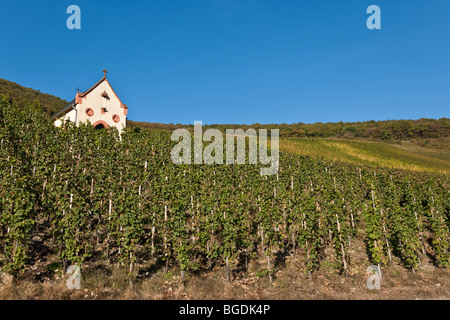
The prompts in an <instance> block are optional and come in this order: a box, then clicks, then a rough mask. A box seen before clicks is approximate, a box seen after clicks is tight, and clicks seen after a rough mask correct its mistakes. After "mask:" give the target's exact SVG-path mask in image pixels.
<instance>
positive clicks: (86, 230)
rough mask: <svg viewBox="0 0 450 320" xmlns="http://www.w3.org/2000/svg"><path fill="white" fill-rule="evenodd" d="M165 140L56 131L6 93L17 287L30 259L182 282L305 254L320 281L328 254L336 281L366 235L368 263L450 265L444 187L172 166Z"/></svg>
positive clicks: (383, 177)
mask: <svg viewBox="0 0 450 320" xmlns="http://www.w3.org/2000/svg"><path fill="white" fill-rule="evenodd" d="M174 144H175V143H174V142H172V141H171V140H170V132H166V131H162V130H161V131H158V130H145V129H141V130H139V129H132V130H130V129H127V130H126V131H125V133H124V134H122V136H121V137H119V134H118V132H117V131H115V130H113V129H111V130H109V131H108V130H94V128H93V127H92V126H90V125H84V126H80V127H75V126H72V125H70V124H67V125H66V126H65V128H63V129H61V128H56V127H55V126H53V123H52V122H51V121H49V120H47V119H45V118H44V117H42V115H41V110H40V109H39V108H37V107H34V106H28V107H26V108H20V109H19V108H17V107H16V106H15V105H12V104H10V102H9V100H8V99H7V98H6V97H4V96H3V97H2V96H0V213H1V216H0V271H2V272H6V273H9V274H13V275H15V276H17V277H20V276H21V275H23V274H26V273H30V272H31V271H30V270H31V269H32V265H33V263H34V261H36V260H45V258H46V257H47V256H49V255H54V256H57V257H58V259H59V262H60V264H61V266H62V268H64V270H65V269H66V268H67V267H68V266H69V265H72V264H76V265H79V266H81V268H83V265H84V263H86V262H87V261H95V260H98V261H106V262H108V263H109V264H119V265H122V266H123V267H124V268H126V269H127V273H128V275H129V277H130V279H133V278H134V277H136V276H137V275H138V273H139V266H140V265H141V264H142V263H143V262H145V261H149V260H150V259H156V260H157V261H158V263H159V264H160V265H162V268H165V269H166V270H168V269H169V268H171V267H172V266H177V267H178V268H179V270H181V274H180V277H181V278H182V279H183V280H185V279H186V278H187V277H188V275H190V274H194V273H197V272H202V271H204V270H210V269H211V268H213V267H220V268H223V270H224V275H225V278H226V280H227V281H229V282H232V281H233V277H232V271H233V270H234V269H236V268H238V267H239V268H241V269H243V270H246V268H248V264H249V263H250V261H251V260H252V259H256V258H259V259H261V258H264V259H265V261H266V276H267V277H268V278H269V279H270V281H271V282H276V272H277V268H279V266H277V267H275V263H274V261H275V257H277V256H280V255H281V256H283V255H287V254H290V255H302V256H304V257H305V259H304V261H305V263H304V265H303V266H302V267H299V270H298V271H299V272H302V273H304V274H305V276H306V277H312V276H313V274H314V272H315V271H317V270H318V268H319V267H320V262H321V259H322V256H323V251H324V250H325V249H326V248H328V249H329V248H332V250H333V252H334V255H335V261H336V265H337V266H338V269H339V271H340V272H341V273H342V276H344V277H345V275H348V274H349V272H350V271H351V270H352V268H353V257H352V256H351V255H350V254H349V252H350V250H349V249H350V248H351V246H352V244H353V240H354V239H355V238H357V237H358V238H363V239H364V243H365V246H366V252H367V259H368V261H367V263H368V265H369V263H370V264H376V265H380V266H385V265H388V264H390V263H392V262H393V261H394V260H395V261H397V262H399V263H401V264H402V265H403V266H404V267H405V268H406V269H409V270H411V271H413V272H414V271H416V270H418V269H420V267H421V265H422V262H423V259H425V258H426V259H431V260H432V261H433V264H434V265H435V266H436V267H440V268H447V267H449V262H450V260H449V259H450V231H449V229H450V200H449V199H450V197H449V182H450V180H449V177H448V175H445V174H433V173H419V172H408V171H401V170H393V169H392V170H391V169H373V168H366V167H362V166H361V167H357V166H352V165H349V164H343V163H338V162H331V161H325V160H323V161H317V160H312V159H311V158H309V157H306V156H300V155H294V154H285V153H281V154H280V169H279V172H278V174H276V175H273V176H261V175H260V171H259V169H260V166H259V165H256V166H255V165H237V164H236V165H175V164H173V163H172V161H171V158H170V152H171V150H172V147H173V145H174Z"/></svg>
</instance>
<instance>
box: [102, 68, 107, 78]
mask: <svg viewBox="0 0 450 320" xmlns="http://www.w3.org/2000/svg"><path fill="white" fill-rule="evenodd" d="M103 73H104V75H103V78H106V74H107V73H108V70H106V69H103Z"/></svg>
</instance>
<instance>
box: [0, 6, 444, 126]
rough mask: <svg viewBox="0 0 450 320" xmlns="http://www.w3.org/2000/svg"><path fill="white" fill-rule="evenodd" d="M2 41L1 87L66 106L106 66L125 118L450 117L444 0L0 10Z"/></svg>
mask: <svg viewBox="0 0 450 320" xmlns="http://www.w3.org/2000/svg"><path fill="white" fill-rule="evenodd" d="M71 4H76V5H78V6H80V8H81V17H82V22H81V27H82V28H81V30H68V29H67V27H66V20H67V18H68V17H69V15H68V14H67V13H66V9H67V7H68V6H69V5H71ZM371 4H375V5H378V6H380V8H381V11H382V13H381V15H382V16H381V19H382V29H381V30H369V29H367V27H366V20H367V18H368V17H369V15H368V14H367V13H366V9H367V7H368V6H369V5H371ZM0 41H1V42H0V43H1V47H0V78H4V79H7V80H11V81H14V82H17V83H19V84H21V85H24V86H27V87H31V88H34V89H39V90H41V91H42V92H46V93H51V94H54V95H56V96H59V97H61V98H64V99H66V100H72V99H73V98H74V95H75V93H76V92H75V88H77V87H80V88H81V89H82V90H87V89H88V88H89V87H90V86H92V85H93V84H94V83H95V82H97V81H98V80H99V79H100V78H101V77H102V75H103V73H102V71H101V70H102V69H103V68H107V69H108V70H109V71H110V72H109V74H108V79H109V80H110V82H111V84H112V85H113V87H114V88H115V90H116V92H117V93H118V95H119V96H120V97H121V99H122V100H123V102H124V103H126V104H127V105H128V107H129V119H131V120H137V121H147V122H162V123H185V124H192V123H193V122H194V120H202V121H203V122H204V123H209V124H212V123H238V124H243V123H246V124H251V123H256V122H259V123H294V122H305V123H312V122H337V121H365V120H386V119H418V118H421V117H426V118H441V117H447V118H448V117H450V1H449V0H370V1H366V0H340V1H338V0H314V1H313V0H308V1H307V0H282V1H281V0H259V1H258V0H177V1H175V0H152V1H150V0H146V1H144V0H142V1H140V0H134V1H113V0H109V1H106V0H100V1H98V0H96V1H93V0H89V1H87V0H71V1H65V0H58V1H55V0H39V1H36V0H27V1H24V0H14V1H7V0H2V1H1V3H0Z"/></svg>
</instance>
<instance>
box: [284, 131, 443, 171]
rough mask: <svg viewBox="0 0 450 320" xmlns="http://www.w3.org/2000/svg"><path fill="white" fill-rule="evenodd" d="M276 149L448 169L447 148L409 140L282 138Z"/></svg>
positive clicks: (410, 167) (388, 164)
mask: <svg viewBox="0 0 450 320" xmlns="http://www.w3.org/2000/svg"><path fill="white" fill-rule="evenodd" d="M280 151H281V152H286V153H294V154H303V155H308V156H311V157H313V158H324V159H327V160H334V161H342V162H349V163H353V164H356V165H369V166H374V167H387V168H395V169H406V170H411V171H426V172H436V173H449V172H450V150H442V149H439V150H438V149H430V148H424V147H420V146H418V145H415V144H413V143H411V142H402V143H401V144H389V143H384V142H372V141H356V140H344V139H308V138H282V139H280Z"/></svg>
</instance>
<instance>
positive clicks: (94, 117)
mask: <svg viewBox="0 0 450 320" xmlns="http://www.w3.org/2000/svg"><path fill="white" fill-rule="evenodd" d="M103 73H104V75H103V78H102V79H101V80H100V81H99V82H97V83H96V84H95V85H94V86H93V87H91V88H90V89H89V90H87V91H85V92H83V93H82V92H77V94H76V96H75V99H74V100H72V101H71V102H70V103H69V104H68V105H67V106H65V107H64V108H63V109H62V110H60V111H59V112H58V113H56V114H55V115H54V116H53V120H54V123H55V125H56V126H62V125H63V124H64V122H65V121H67V120H68V121H71V122H74V123H75V124H76V125H79V124H80V123H82V122H87V121H89V122H90V123H91V124H92V125H93V126H94V127H95V128H96V129H102V128H109V127H116V128H117V129H118V130H119V132H122V130H123V129H124V128H125V127H126V123H127V113H128V107H127V105H126V104H123V103H122V101H121V100H120V98H119V97H118V96H117V94H116V93H115V91H114V89H113V88H112V86H111V84H110V83H109V81H108V79H107V78H106V74H107V73H108V71H107V70H106V69H105V70H103Z"/></svg>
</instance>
